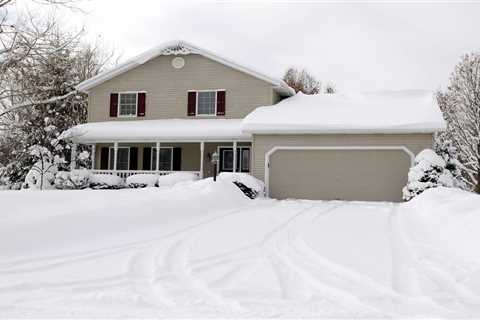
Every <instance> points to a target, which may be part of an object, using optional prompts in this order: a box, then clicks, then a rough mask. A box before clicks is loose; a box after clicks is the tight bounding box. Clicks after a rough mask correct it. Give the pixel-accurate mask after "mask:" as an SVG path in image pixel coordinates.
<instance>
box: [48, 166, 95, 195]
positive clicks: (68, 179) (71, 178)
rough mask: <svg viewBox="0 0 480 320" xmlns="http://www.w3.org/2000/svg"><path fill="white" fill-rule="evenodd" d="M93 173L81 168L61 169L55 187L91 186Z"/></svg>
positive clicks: (71, 188) (74, 187) (75, 187)
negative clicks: (69, 170)
mask: <svg viewBox="0 0 480 320" xmlns="http://www.w3.org/2000/svg"><path fill="white" fill-rule="evenodd" d="M90 177H91V173H90V171H89V170H85V169H79V170H73V171H71V172H68V171H59V172H58V173H57V175H56V176H55V188H57V189H67V190H74V189H85V188H88V187H89V186H90Z"/></svg>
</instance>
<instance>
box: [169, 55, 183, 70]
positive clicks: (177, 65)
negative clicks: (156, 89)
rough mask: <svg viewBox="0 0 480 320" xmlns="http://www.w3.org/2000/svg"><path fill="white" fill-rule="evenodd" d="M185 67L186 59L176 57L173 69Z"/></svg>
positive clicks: (173, 61) (173, 60)
mask: <svg viewBox="0 0 480 320" xmlns="http://www.w3.org/2000/svg"><path fill="white" fill-rule="evenodd" d="M184 65H185V59H183V58H182V57H175V58H173V59H172V67H174V68H175V69H182V68H183V66H184Z"/></svg>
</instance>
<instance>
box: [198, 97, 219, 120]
mask: <svg viewBox="0 0 480 320" xmlns="http://www.w3.org/2000/svg"><path fill="white" fill-rule="evenodd" d="M216 100H217V92H216V91H199V92H198V93H197V115H199V116H214V115H216V109H217V101H216Z"/></svg>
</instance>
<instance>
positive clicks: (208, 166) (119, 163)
mask: <svg viewBox="0 0 480 320" xmlns="http://www.w3.org/2000/svg"><path fill="white" fill-rule="evenodd" d="M88 145H90V146H91V163H92V167H91V170H92V172H93V173H95V174H112V175H117V176H119V177H121V178H124V179H126V178H127V177H129V176H131V175H135V174H158V175H166V174H170V173H172V172H178V171H182V172H192V173H194V174H196V175H198V177H199V178H205V177H211V176H213V174H214V165H213V163H212V156H213V154H214V153H217V154H218V155H219V163H218V166H217V169H216V170H217V174H218V173H220V172H224V171H227V172H246V173H248V172H250V159H251V142H250V141H236V140H235V141H200V142H193V141H175V142H172V141H157V142H120V141H118V142H111V143H105V142H102V143H88ZM76 149H77V146H76V144H75V145H74V148H73V150H72V162H71V163H72V169H74V168H76V162H75V159H76ZM234 154H236V155H237V156H236V157H233V155H234Z"/></svg>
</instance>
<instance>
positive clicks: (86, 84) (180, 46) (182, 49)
mask: <svg viewBox="0 0 480 320" xmlns="http://www.w3.org/2000/svg"><path fill="white" fill-rule="evenodd" d="M187 54H199V55H202V56H204V57H206V58H209V59H211V60H214V61H216V62H218V63H221V64H223V65H226V66H229V67H231V68H233V69H236V70H238V71H241V72H244V73H246V74H249V75H251V76H253V77H256V78H258V79H261V80H264V81H266V82H268V83H270V84H272V86H273V89H274V90H276V91H277V92H278V93H279V94H281V95H284V96H291V95H293V94H295V91H294V90H293V89H292V88H290V87H289V86H288V85H287V84H286V83H285V82H284V81H282V80H281V79H277V78H275V77H271V76H268V75H265V74H263V73H260V72H258V71H256V70H254V69H253V68H250V67H247V66H244V65H240V64H238V63H235V62H233V61H230V60H228V59H226V58H224V57H221V56H219V55H218V54H215V53H213V52H210V51H208V50H205V49H202V48H200V47H198V46H196V45H193V44H191V43H188V42H186V41H182V40H174V41H169V42H166V43H163V44H161V45H159V46H157V47H155V48H152V49H150V50H148V51H145V52H144V53H142V54H139V55H138V56H136V57H134V58H132V59H129V60H127V61H126V62H124V63H122V64H119V65H118V66H116V67H115V68H113V69H110V70H107V71H105V72H102V73H100V74H98V75H96V76H94V77H92V78H90V79H87V80H85V81H83V82H81V83H80V84H78V85H77V89H78V90H80V91H86V92H87V91H88V90H90V89H91V88H93V87H95V86H97V85H99V84H101V83H103V82H105V81H107V80H110V79H112V78H114V77H116V76H118V75H120V74H122V73H124V72H127V71H128V70H131V69H133V68H136V67H138V66H140V65H142V64H144V63H146V62H147V61H150V60H151V59H154V58H156V57H158V56H162V55H187Z"/></svg>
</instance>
